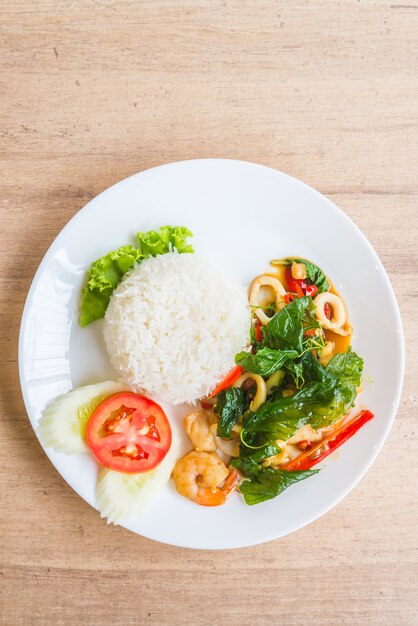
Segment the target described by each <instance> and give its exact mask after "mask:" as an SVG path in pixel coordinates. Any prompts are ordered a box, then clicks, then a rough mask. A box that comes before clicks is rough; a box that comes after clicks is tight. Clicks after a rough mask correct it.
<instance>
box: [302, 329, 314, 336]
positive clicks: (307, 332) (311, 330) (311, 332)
mask: <svg viewBox="0 0 418 626" xmlns="http://www.w3.org/2000/svg"><path fill="white" fill-rule="evenodd" d="M303 334H304V335H305V337H313V336H314V334H315V328H310V329H309V330H305V332H304V333H303Z"/></svg>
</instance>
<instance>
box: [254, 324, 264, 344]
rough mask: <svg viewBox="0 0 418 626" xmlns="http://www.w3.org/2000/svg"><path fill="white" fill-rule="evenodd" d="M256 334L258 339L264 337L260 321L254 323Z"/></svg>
mask: <svg viewBox="0 0 418 626" xmlns="http://www.w3.org/2000/svg"><path fill="white" fill-rule="evenodd" d="M254 336H255V340H256V341H261V340H262V339H263V333H262V332H261V324H260V322H255V324H254Z"/></svg>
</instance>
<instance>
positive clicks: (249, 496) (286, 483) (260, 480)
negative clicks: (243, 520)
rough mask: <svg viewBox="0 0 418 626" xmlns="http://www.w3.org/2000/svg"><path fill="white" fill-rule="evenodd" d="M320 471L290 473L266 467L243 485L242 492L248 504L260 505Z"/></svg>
mask: <svg viewBox="0 0 418 626" xmlns="http://www.w3.org/2000/svg"><path fill="white" fill-rule="evenodd" d="M318 472H319V470H305V471H294V472H288V471H286V470H280V469H274V468H272V467H266V468H262V469H260V470H259V472H258V474H257V476H255V477H253V478H251V479H250V480H244V481H243V482H242V483H241V486H240V488H239V489H240V491H241V493H242V494H243V496H244V499H245V502H246V503H247V504H250V505H253V504H259V503H260V502H265V501H266V500H271V499H272V498H276V497H277V496H278V495H280V494H281V493H282V492H283V491H284V490H285V489H287V488H288V487H290V486H291V485H293V484H294V483H296V482H299V481H300V480H305V478H310V477H311V476H313V475H314V474H317V473H318Z"/></svg>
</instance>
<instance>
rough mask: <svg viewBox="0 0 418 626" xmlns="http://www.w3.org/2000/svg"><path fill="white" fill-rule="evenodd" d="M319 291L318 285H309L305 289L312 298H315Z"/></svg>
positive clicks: (306, 293)
mask: <svg viewBox="0 0 418 626" xmlns="http://www.w3.org/2000/svg"><path fill="white" fill-rule="evenodd" d="M317 293H318V287H317V286H316V285H308V286H307V287H306V289H305V295H306V296H311V298H315V296H316V294H317Z"/></svg>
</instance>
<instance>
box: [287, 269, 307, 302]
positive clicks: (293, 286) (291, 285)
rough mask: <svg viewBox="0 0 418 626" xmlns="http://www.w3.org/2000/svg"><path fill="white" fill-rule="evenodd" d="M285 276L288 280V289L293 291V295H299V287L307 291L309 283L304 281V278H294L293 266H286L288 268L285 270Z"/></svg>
mask: <svg viewBox="0 0 418 626" xmlns="http://www.w3.org/2000/svg"><path fill="white" fill-rule="evenodd" d="M284 275H285V278H286V282H287V288H288V289H289V291H292V292H293V293H298V290H297V285H298V286H299V288H300V289H301V290H302V291H304V290H305V289H306V286H307V284H308V283H307V282H306V280H305V279H303V278H293V274H292V266H291V265H286V268H285V270H284ZM299 297H300V296H299Z"/></svg>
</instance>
